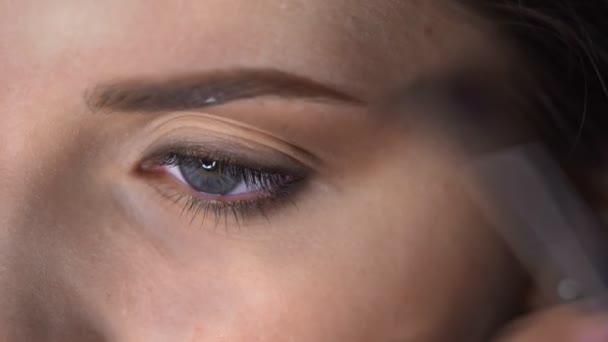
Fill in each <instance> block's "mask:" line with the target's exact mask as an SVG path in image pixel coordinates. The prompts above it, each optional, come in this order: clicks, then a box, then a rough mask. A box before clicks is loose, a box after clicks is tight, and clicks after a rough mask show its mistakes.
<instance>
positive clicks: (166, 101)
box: [85, 69, 363, 112]
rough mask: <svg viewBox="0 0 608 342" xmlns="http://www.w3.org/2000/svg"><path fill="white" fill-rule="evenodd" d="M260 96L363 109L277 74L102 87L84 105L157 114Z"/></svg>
mask: <svg viewBox="0 0 608 342" xmlns="http://www.w3.org/2000/svg"><path fill="white" fill-rule="evenodd" d="M261 96H278V97H281V98H300V99H308V100H312V101H320V100H329V101H334V102H335V101H337V102H344V103H350V104H361V103H363V101H362V100H360V99H358V98H356V97H354V96H352V95H349V94H347V93H345V92H342V91H340V90H338V89H335V88H332V87H331V86H329V85H324V84H322V83H320V82H318V81H314V80H311V79H308V78H305V77H302V76H297V75H293V74H289V73H286V72H283V71H279V70H274V69H238V70H220V71H213V72H208V73H202V74H197V75H189V76H184V77H177V78H172V79H167V80H129V81H122V82H116V83H109V84H102V85H98V86H96V87H94V88H93V89H92V90H91V91H88V92H87V93H86V94H85V101H86V103H87V105H88V106H89V108H90V109H91V110H92V111H94V112H95V111H98V110H102V109H109V110H115V111H143V112H153V111H168V110H175V111H181V110H192V109H201V108H204V107H208V106H215V105H220V104H224V103H227V102H231V101H236V100H242V99H248V98H254V97H261Z"/></svg>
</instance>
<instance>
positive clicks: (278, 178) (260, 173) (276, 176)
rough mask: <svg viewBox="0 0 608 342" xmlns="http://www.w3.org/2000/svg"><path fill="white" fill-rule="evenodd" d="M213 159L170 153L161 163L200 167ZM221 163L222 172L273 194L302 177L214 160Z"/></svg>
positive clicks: (164, 164)
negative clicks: (204, 162)
mask: <svg viewBox="0 0 608 342" xmlns="http://www.w3.org/2000/svg"><path fill="white" fill-rule="evenodd" d="M209 159H212V158H209V157H202V156H187V155H186V156H184V155H182V154H179V153H170V154H169V155H167V157H166V158H165V159H163V160H162V161H161V163H162V164H161V165H163V166H168V165H170V166H179V165H200V164H201V163H202V162H203V161H205V160H209ZM213 160H216V161H218V162H219V163H220V167H221V172H224V173H226V174H228V175H230V176H235V177H240V178H241V179H242V180H243V181H244V182H245V184H246V185H247V186H253V185H255V186H257V187H259V189H260V190H262V191H264V192H267V193H268V194H272V193H274V192H275V191H276V189H277V188H279V187H282V186H288V185H289V183H291V182H292V181H293V180H295V179H297V178H300V177H301V176H302V175H286V174H285V173H284V172H280V171H275V170H259V169H254V168H251V167H247V166H242V165H240V164H238V163H237V162H234V161H229V160H225V159H213Z"/></svg>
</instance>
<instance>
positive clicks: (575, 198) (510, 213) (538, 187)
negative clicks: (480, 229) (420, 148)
mask: <svg viewBox="0 0 608 342" xmlns="http://www.w3.org/2000/svg"><path fill="white" fill-rule="evenodd" d="M470 171H472V176H473V178H472V181H474V182H476V183H477V184H476V185H475V186H474V187H468V188H469V189H472V191H471V193H472V195H473V198H474V199H475V201H476V202H477V203H478V204H479V205H480V206H481V207H482V208H483V209H484V212H485V213H486V215H487V216H488V218H489V219H490V220H491V222H492V223H494V224H495V225H496V226H497V228H498V230H499V232H500V233H501V235H502V236H503V237H504V239H505V240H506V241H507V243H508V244H509V245H510V246H511V248H512V249H513V251H514V252H515V254H516V255H517V257H518V258H519V259H520V260H521V262H522V263H523V264H524V265H526V266H527V267H528V268H529V269H531V270H532V271H533V272H534V273H535V274H538V275H543V276H542V279H540V280H539V282H540V283H541V285H542V286H544V287H545V288H547V291H550V293H549V294H550V295H551V297H552V298H554V300H555V301H557V302H563V301H569V300H573V299H581V298H587V297H595V296H601V295H603V294H604V293H605V290H606V288H607V287H606V276H607V275H608V273H607V272H606V270H607V265H608V248H606V247H608V238H607V237H606V232H605V230H604V227H603V226H602V225H601V223H600V221H599V220H598V219H597V218H596V216H595V215H594V213H593V212H592V211H591V210H590V209H589V208H588V206H587V205H586V204H585V201H584V200H583V198H582V196H580V195H579V194H578V193H577V191H576V190H575V187H574V186H573V185H572V184H571V183H570V181H569V179H568V177H567V176H566V175H565V174H564V172H563V171H562V170H561V168H560V167H559V165H558V164H557V162H555V161H554V160H553V159H552V158H551V156H550V154H549V153H548V151H546V149H545V148H544V147H543V146H542V145H541V144H537V143H530V144H524V145H517V146H515V147H509V148H506V149H502V150H499V151H495V152H493V153H491V154H488V155H484V156H483V157H481V158H479V159H478V160H477V161H476V162H474V163H473V164H472V167H471V170H470ZM548 274H550V275H549V276H547V275H548Z"/></svg>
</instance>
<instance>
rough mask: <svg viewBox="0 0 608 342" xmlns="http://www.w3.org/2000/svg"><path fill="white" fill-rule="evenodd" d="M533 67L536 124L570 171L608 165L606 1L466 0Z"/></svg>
mask: <svg viewBox="0 0 608 342" xmlns="http://www.w3.org/2000/svg"><path fill="white" fill-rule="evenodd" d="M465 2H467V3H469V5H472V6H474V7H475V8H476V9H477V10H479V11H481V12H483V13H484V15H486V16H487V15H489V16H490V18H491V19H492V21H495V22H496V24H498V25H499V26H500V27H501V29H502V30H503V31H504V32H505V33H506V35H507V36H508V37H510V38H511V40H512V41H513V42H514V43H515V44H516V46H517V47H518V48H519V50H520V51H521V52H522V53H523V54H524V56H525V57H526V59H527V60H528V61H529V62H530V66H531V67H528V69H529V70H528V71H529V73H530V75H529V76H531V77H533V79H534V80H535V82H534V83H535V88H533V89H534V90H533V92H532V93H528V94H526V98H527V101H528V104H529V106H528V110H529V111H530V112H531V113H533V114H534V115H533V116H532V117H534V118H535V119H536V120H535V125H536V126H537V127H538V129H539V131H540V133H541V135H542V137H543V138H544V139H545V141H546V142H547V143H548V145H549V146H550V147H551V149H552V150H553V152H554V153H555V155H556V157H557V158H558V159H559V160H561V161H562V162H563V163H565V164H566V165H577V166H578V167H580V166H581V165H584V166H585V167H589V166H593V167H595V166H599V165H602V166H603V165H604V164H606V163H607V162H608V154H607V153H606V152H607V151H608V80H607V76H606V72H607V71H608V1H607V0H466V1H465Z"/></svg>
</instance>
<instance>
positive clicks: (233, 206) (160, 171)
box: [141, 147, 308, 224]
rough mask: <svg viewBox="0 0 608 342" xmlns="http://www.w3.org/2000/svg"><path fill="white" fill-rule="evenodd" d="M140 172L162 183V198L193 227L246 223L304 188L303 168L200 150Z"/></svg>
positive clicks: (174, 152)
mask: <svg viewBox="0 0 608 342" xmlns="http://www.w3.org/2000/svg"><path fill="white" fill-rule="evenodd" d="M141 170H142V172H145V173H148V174H152V175H156V176H157V178H158V177H161V178H162V179H159V180H158V181H159V182H161V184H163V185H162V186H159V187H157V188H158V189H159V190H160V191H161V194H163V195H164V196H165V197H166V198H168V199H170V200H171V201H172V202H174V203H176V204H180V205H181V206H182V214H184V213H190V218H191V222H194V221H195V220H196V219H197V218H199V217H201V218H202V222H203V223H204V221H205V220H206V219H207V218H211V219H213V220H214V221H215V224H218V223H219V222H220V220H223V221H225V222H226V221H227V220H228V218H229V217H230V218H234V220H235V221H236V223H238V224H240V223H243V222H245V220H247V219H248V218H251V217H252V216H255V215H261V216H264V217H267V211H269V210H272V209H275V208H277V207H278V206H280V205H282V204H286V203H292V201H291V199H290V196H292V195H293V192H294V191H295V190H296V189H297V188H298V186H299V185H302V184H303V183H305V181H306V179H307V177H308V172H307V170H306V169H305V167H299V166H298V167H293V165H290V167H283V166H279V165H266V164H265V163H264V162H263V161H259V160H258V161H251V160H247V158H243V157H242V156H234V155H230V154H229V153H224V152H222V151H218V150H217V149H215V150H210V149H207V148H199V147H185V148H181V147H177V148H176V147H173V148H170V149H168V150H166V151H165V152H161V153H160V154H156V155H154V156H153V157H151V158H149V159H147V160H146V161H145V162H144V163H143V164H142V167H141Z"/></svg>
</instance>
